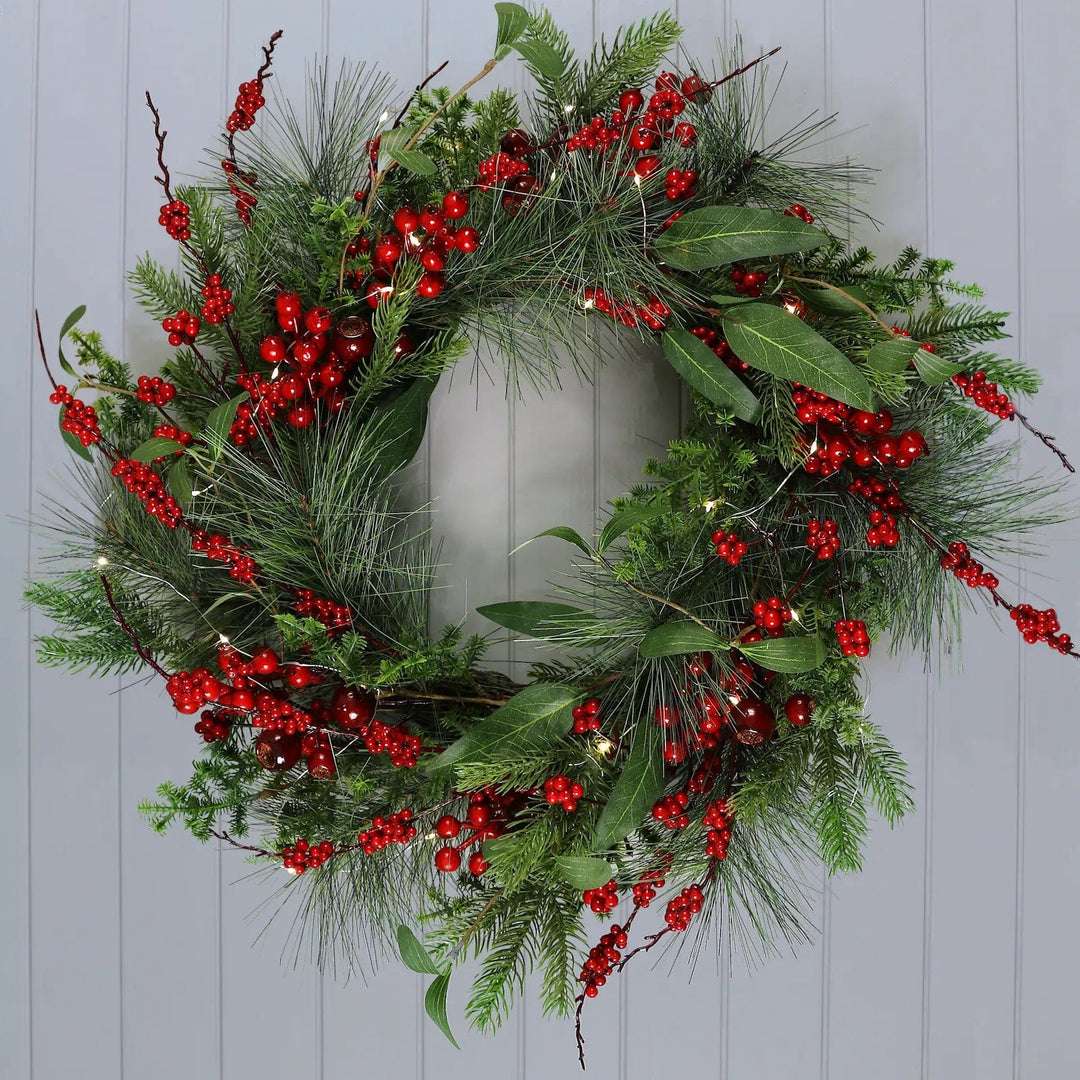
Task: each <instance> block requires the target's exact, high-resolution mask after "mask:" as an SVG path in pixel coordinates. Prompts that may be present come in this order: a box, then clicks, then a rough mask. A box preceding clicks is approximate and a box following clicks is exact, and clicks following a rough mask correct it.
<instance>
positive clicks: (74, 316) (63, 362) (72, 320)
mask: <svg viewBox="0 0 1080 1080" xmlns="http://www.w3.org/2000/svg"><path fill="white" fill-rule="evenodd" d="M85 314H86V305H85V304H80V305H79V306H78V307H77V308H76V309H75V310H74V311H73V312H72V313H71V314H70V315H69V316H68V317H67V318H66V319H65V320H64V322H63V325H62V326H61V327H60V340H59V342H58V343H57V346H56V353H57V356H58V357H59V359H60V366H61V367H62V368H63V369H64V370H65V371H66V372H67V373H68V374H69V375H71V376H74V377H76V378H77V377H78V374H77V372H76V371H75V369H74V368H73V367H72V366H71V364H70V363H69V362H68V358H67V357H66V356H65V355H64V338H66V337H67V336H68V331H69V330H70V329H71V328H72V327H73V326H74V325H75V324H76V323H77V322H78V321H79V320H80V319H81V318H82V317H83V316H84V315H85ZM75 441H76V442H78V441H79V440H78V439H76V440H75ZM79 445H80V446H82V443H79Z"/></svg>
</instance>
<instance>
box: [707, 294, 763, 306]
mask: <svg viewBox="0 0 1080 1080" xmlns="http://www.w3.org/2000/svg"><path fill="white" fill-rule="evenodd" d="M709 299H710V300H712V302H713V303H714V304H716V305H717V307H735V306H736V305H737V304H756V303H757V298H756V297H754V296H725V295H724V294H723V293H717V294H716V295H715V296H711V297H709Z"/></svg>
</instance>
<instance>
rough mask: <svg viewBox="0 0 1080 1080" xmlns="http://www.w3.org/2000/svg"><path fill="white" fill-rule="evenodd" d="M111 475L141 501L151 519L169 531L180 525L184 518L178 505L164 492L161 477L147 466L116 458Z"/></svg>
mask: <svg viewBox="0 0 1080 1080" xmlns="http://www.w3.org/2000/svg"><path fill="white" fill-rule="evenodd" d="M112 474H113V476H115V477H116V478H117V479H118V480H119V481H120V483H122V484H123V485H124V487H126V488H127V490H128V491H130V492H131V494H132V495H135V496H137V497H138V498H139V499H141V500H142V502H143V504H144V505H145V508H146V512H147V513H148V514H149V515H150V516H151V517H156V518H157V519H158V521H160V522H161V524H162V525H165V526H167V527H168V528H170V529H175V528H176V526H177V525H179V524H180V522H181V520H182V519H183V516H184V515H183V511H182V510H181V509H180V504H179V503H178V502H177V501H176V500H175V499H174V498H173V497H172V496H171V495H170V494H169V493H168V492H167V491H166V490H165V484H164V483H163V482H162V479H161V477H160V476H158V474H157V473H156V472H154V470H153V469H151V468H150V466H149V465H145V464H143V463H142V462H141V461H132V460H131V458H117V459H116V462H115V464H114V465H113V467H112Z"/></svg>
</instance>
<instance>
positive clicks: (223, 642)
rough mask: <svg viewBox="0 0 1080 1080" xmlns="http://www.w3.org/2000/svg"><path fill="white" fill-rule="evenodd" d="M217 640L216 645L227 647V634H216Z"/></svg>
mask: <svg viewBox="0 0 1080 1080" xmlns="http://www.w3.org/2000/svg"><path fill="white" fill-rule="evenodd" d="M217 639H218V644H219V645H228V644H229V637H228V635H227V634H218V636H217Z"/></svg>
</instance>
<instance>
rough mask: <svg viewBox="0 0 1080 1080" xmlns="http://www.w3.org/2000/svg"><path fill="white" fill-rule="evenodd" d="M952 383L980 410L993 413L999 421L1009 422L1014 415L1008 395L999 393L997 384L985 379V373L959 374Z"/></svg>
mask: <svg viewBox="0 0 1080 1080" xmlns="http://www.w3.org/2000/svg"><path fill="white" fill-rule="evenodd" d="M952 381H953V382H954V383H956V385H957V386H959V387H960V389H961V390H963V392H964V394H965V396H967V397H969V398H971V400H972V401H973V402H974V403H975V404H976V405H977V406H978V407H979V408H980V409H985V410H986V412H988V413H993V414H994V416H996V417H998V418H1000V419H1001V420H1011V419H1012V418H1013V416H1015V415H1016V406H1015V405H1014V404H1013V403H1012V402H1011V401H1010V400H1009V396H1008V394H1003V393H1001V392H1000V391H999V390H998V388H997V383H993V382H990V380H989V379H987V377H986V372H985V371H976V372H975V374H974V375H967V374H965V373H964V372H960V373H958V374H956V375H954V376H953V377H952Z"/></svg>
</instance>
